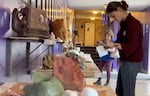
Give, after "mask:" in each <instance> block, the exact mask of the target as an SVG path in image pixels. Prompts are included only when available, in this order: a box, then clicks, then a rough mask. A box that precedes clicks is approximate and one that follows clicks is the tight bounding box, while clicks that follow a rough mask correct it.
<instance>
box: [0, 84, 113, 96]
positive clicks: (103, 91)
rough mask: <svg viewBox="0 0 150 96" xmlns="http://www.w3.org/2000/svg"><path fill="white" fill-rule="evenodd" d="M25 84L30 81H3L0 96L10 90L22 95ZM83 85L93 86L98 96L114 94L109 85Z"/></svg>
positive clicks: (6, 95) (5, 95) (7, 95)
mask: <svg viewBox="0 0 150 96" xmlns="http://www.w3.org/2000/svg"><path fill="white" fill-rule="evenodd" d="M26 84H31V83H4V84H3V85H1V86H0V96H9V95H10V94H9V93H10V90H11V91H13V92H16V93H17V94H19V95H18V96H24V92H23V89H22V88H23V86H25V85H26ZM85 87H91V88H94V89H95V90H96V91H97V92H98V94H99V96H116V94H115V93H114V91H113V90H112V88H111V87H107V86H96V85H86V86H85ZM79 93H80V92H79ZM15 96H17V95H15ZM79 96H80V95H79Z"/></svg>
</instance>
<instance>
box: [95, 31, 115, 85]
mask: <svg viewBox="0 0 150 96" xmlns="http://www.w3.org/2000/svg"><path fill="white" fill-rule="evenodd" d="M113 38H114V34H113V32H112V30H108V31H107V32H106V33H105V37H104V40H102V41H101V42H100V45H102V46H104V48H106V47H105V42H106V40H111V41H112V40H113ZM106 49H107V50H108V55H105V56H102V57H100V64H99V65H98V68H99V70H100V71H101V72H102V71H103V69H104V67H106V71H107V80H106V83H105V84H104V85H105V86H108V85H109V81H110V75H111V67H112V62H113V59H114V58H112V57H110V53H111V52H114V51H115V48H106ZM93 84H96V85H101V77H99V78H98V80H97V81H96V82H94V83H93Z"/></svg>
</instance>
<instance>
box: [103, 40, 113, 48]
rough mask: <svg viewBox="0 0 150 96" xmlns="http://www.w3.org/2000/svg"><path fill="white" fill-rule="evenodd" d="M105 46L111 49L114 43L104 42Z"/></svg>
mask: <svg viewBox="0 0 150 96" xmlns="http://www.w3.org/2000/svg"><path fill="white" fill-rule="evenodd" d="M105 46H107V47H109V48H111V47H114V43H113V42H112V41H110V40H106V44H105Z"/></svg>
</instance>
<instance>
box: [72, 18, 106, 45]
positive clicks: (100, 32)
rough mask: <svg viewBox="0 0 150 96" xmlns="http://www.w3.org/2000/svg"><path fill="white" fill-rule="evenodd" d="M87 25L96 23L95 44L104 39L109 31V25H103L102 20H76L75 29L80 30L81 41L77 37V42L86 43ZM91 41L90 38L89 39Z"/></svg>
mask: <svg viewBox="0 0 150 96" xmlns="http://www.w3.org/2000/svg"><path fill="white" fill-rule="evenodd" d="M85 23H94V24H95V40H94V41H95V44H96V43H97V41H100V40H102V39H103V36H104V31H105V30H106V29H107V28H106V27H107V25H105V26H103V25H102V20H100V19H98V20H89V19H75V29H77V30H78V34H79V39H78V38H77V37H76V39H75V42H82V43H84V32H85V31H84V27H85V26H84V25H85ZM89 40H90V38H89Z"/></svg>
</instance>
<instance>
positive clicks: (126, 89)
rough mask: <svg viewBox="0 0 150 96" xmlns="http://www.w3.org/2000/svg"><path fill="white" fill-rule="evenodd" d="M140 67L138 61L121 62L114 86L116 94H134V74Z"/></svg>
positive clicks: (122, 95)
mask: <svg viewBox="0 0 150 96" xmlns="http://www.w3.org/2000/svg"><path fill="white" fill-rule="evenodd" d="M140 69H141V65H140V63H139V62H121V66H120V69H119V73H118V80H117V87H116V94H117V96H135V85H136V76H137V74H138V72H139V71H140Z"/></svg>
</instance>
